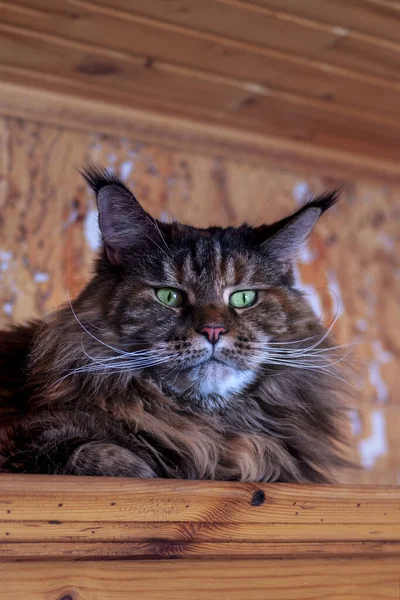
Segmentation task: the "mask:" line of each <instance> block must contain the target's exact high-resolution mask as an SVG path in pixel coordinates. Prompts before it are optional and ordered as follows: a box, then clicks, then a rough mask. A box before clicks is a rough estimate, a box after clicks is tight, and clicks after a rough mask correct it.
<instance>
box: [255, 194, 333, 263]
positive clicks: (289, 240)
mask: <svg viewBox="0 0 400 600" xmlns="http://www.w3.org/2000/svg"><path fill="white" fill-rule="evenodd" d="M338 198H339V190H332V191H328V192H325V193H324V194H321V195H320V196H316V197H315V198H313V199H312V200H310V202H308V203H307V204H305V205H304V206H302V207H301V208H300V209H299V210H298V211H297V212H295V213H294V214H292V215H290V216H289V217H286V218H284V219H282V220H281V221H278V222H277V223H274V224H273V225H271V226H270V227H268V231H269V237H268V238H267V239H266V240H265V241H264V242H263V244H262V247H263V248H264V250H265V251H266V253H267V255H268V256H269V258H271V259H273V260H274V261H275V262H276V264H281V265H283V267H284V269H285V270H287V269H288V268H290V265H291V263H292V262H293V261H294V260H295V259H296V257H297V255H298V253H299V251H300V248H301V246H302V244H303V243H304V242H305V241H306V239H307V238H308V236H309V235H310V233H311V231H312V229H313V227H314V225H315V223H316V222H317V220H318V219H319V217H320V216H321V215H322V213H323V212H325V211H326V210H328V208H330V207H331V206H333V205H334V204H335V202H337V200H338Z"/></svg>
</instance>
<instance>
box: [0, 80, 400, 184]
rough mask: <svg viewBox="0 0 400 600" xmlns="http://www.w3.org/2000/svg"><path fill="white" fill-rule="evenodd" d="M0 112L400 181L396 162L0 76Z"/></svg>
mask: <svg viewBox="0 0 400 600" xmlns="http://www.w3.org/2000/svg"><path fill="white" fill-rule="evenodd" d="M0 115H1V116H3V117H15V118H23V119H28V120H30V121H37V122H40V123H45V124H48V125H54V126H60V127H66V128H67V129H72V130H77V131H81V132H89V133H99V134H104V135H111V136H116V135H118V136H123V137H129V138H132V139H135V140H137V141H139V142H143V143H148V144H155V145H159V146H163V147H169V148H172V149H175V150H179V151H184V152H189V153H198V154H206V155H208V156H209V155H210V154H212V155H214V156H215V155H218V156H222V157H226V158H231V159H234V160H240V161H244V162H250V163H254V162H257V163H263V164H269V165H270V164H276V165H278V166H280V167H282V168H291V169H292V170H293V168H299V169H300V168H301V169H302V170H306V171H310V172H313V173H315V171H318V172H320V173H322V174H329V175H331V176H336V177H339V178H346V177H348V176H352V177H354V176H355V175H358V176H361V177H363V178H366V179H385V180H393V181H396V182H397V181H399V180H400V173H399V168H398V163H397V162H396V161H395V160H393V161H388V160H381V159H380V158H379V157H376V158H374V157H372V158H371V157H370V156H362V155H359V154H354V153H351V152H348V151H346V150H345V149H344V150H340V151H339V150H336V149H331V148H328V147H321V146H316V145H313V144H310V143H306V142H301V141H298V140H291V139H284V138H276V137H272V136H267V135H259V134H256V133H254V132H250V131H245V130H242V129H236V128H235V129H234V128H231V127H227V126H224V125H219V124H214V123H209V122H205V121H200V120H195V119H193V120H192V119H189V118H178V117H174V116H170V115H163V114H161V113H157V112H151V111H146V110H143V109H139V108H134V107H132V108H131V107H126V106H123V105H119V104H111V103H106V102H102V101H99V100H96V99H92V98H87V97H80V96H77V95H73V94H70V93H60V92H53V91H49V90H47V89H41V88H36V87H32V86H31V85H26V84H24V83H11V82H8V81H0Z"/></svg>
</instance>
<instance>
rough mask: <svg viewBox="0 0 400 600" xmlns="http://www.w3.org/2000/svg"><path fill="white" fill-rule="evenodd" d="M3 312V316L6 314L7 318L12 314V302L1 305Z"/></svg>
mask: <svg viewBox="0 0 400 600" xmlns="http://www.w3.org/2000/svg"><path fill="white" fill-rule="evenodd" d="M3 312H4V314H6V315H7V316H8V317H11V316H12V313H13V305H12V302H5V303H4V304H3Z"/></svg>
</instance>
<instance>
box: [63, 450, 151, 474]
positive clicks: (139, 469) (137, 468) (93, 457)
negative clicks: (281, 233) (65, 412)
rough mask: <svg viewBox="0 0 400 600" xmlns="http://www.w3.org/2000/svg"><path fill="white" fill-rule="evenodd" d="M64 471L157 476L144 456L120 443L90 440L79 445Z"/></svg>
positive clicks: (68, 472)
mask: <svg viewBox="0 0 400 600" xmlns="http://www.w3.org/2000/svg"><path fill="white" fill-rule="evenodd" d="M63 473H66V474H71V475H105V476H107V477H139V478H141V479H149V478H152V477H156V474H155V472H154V471H153V469H152V468H151V467H150V466H149V465H148V464H147V462H146V461H145V460H144V459H143V458H140V457H139V456H137V455H136V454H134V453H133V452H131V451H130V450H128V449H127V448H123V447H122V446H119V445H118V444H112V443H104V442H88V443H86V444H81V445H80V446H78V448H77V449H76V450H74V452H73V453H72V454H71V456H70V457H69V459H68V461H67V464H66V465H65V469H64V470H63Z"/></svg>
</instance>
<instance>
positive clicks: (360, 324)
mask: <svg viewBox="0 0 400 600" xmlns="http://www.w3.org/2000/svg"><path fill="white" fill-rule="evenodd" d="M356 327H357V329H358V330H359V331H367V329H368V321H367V320H366V319H358V320H357V321H356Z"/></svg>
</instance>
